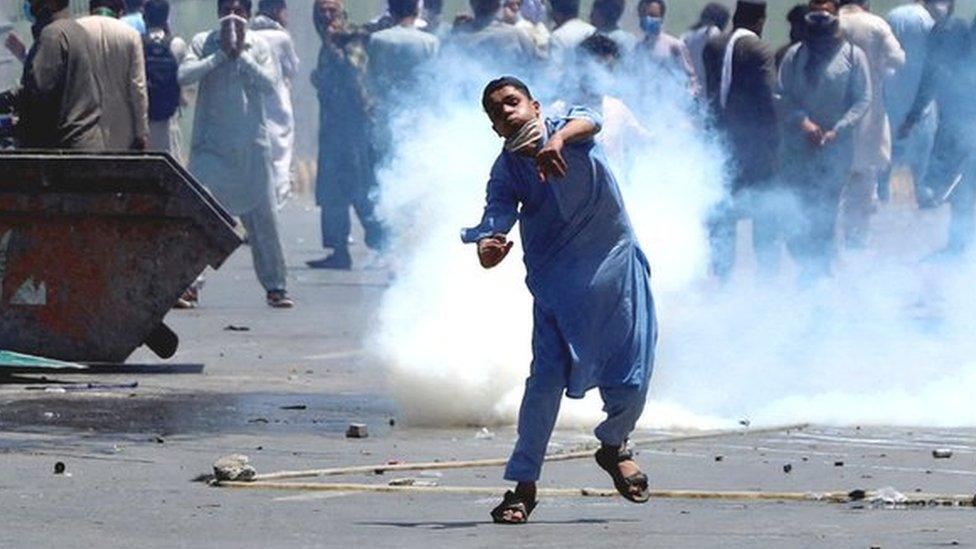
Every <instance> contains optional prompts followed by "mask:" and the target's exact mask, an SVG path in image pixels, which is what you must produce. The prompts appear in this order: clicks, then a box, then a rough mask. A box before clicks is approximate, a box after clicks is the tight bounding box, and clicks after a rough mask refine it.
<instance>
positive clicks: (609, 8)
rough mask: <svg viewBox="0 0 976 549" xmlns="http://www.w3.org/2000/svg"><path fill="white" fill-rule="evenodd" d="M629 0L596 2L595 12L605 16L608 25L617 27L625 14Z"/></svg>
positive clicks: (594, 4)
mask: <svg viewBox="0 0 976 549" xmlns="http://www.w3.org/2000/svg"><path fill="white" fill-rule="evenodd" d="M626 6H627V0H596V2H593V10H594V11H596V12H599V13H600V14H602V15H603V18H604V19H606V20H607V23H610V24H611V25H616V24H617V22H618V21H620V17H621V16H623V14H624V9H625V8H626Z"/></svg>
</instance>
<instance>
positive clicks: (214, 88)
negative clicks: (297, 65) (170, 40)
mask: <svg viewBox="0 0 976 549" xmlns="http://www.w3.org/2000/svg"><path fill="white" fill-rule="evenodd" d="M217 13H218V15H219V16H220V18H221V19H220V27H219V28H217V29H214V30H210V31H204V32H201V33H199V34H197V35H196V36H194V37H193V41H192V42H191V43H190V48H189V51H187V52H186V56H185V57H184V58H183V61H182V62H180V68H179V71H178V79H179V83H180V85H181V86H188V85H191V84H198V85H199V88H198V91H197V102H196V113H195V117H194V120H193V141H192V143H191V145H190V147H191V148H190V165H189V171H190V172H191V173H193V175H194V176H196V177H197V178H198V179H199V180H200V181H201V182H202V183H203V184H204V185H206V186H207V188H209V189H210V191H211V192H213V193H214V195H215V196H216V197H217V199H218V200H219V201H220V202H221V204H223V206H224V207H226V208H227V209H228V210H229V211H230V212H231V213H232V214H234V215H237V216H240V218H241V222H242V223H243V224H244V228H245V229H246V230H247V238H248V244H249V245H250V246H251V256H252V257H253V260H254V270H255V272H256V273H257V277H258V280H259V281H260V283H261V285H262V286H264V289H265V291H266V292H267V293H266V300H267V304H268V305H269V306H271V307H275V308H289V307H292V306H294V302H293V301H292V300H291V299H290V298H289V297H288V293H287V291H286V289H285V286H286V280H285V276H286V272H285V257H284V252H283V251H282V248H281V240H280V238H279V236H278V218H277V215H276V212H275V197H274V192H275V191H274V180H273V176H272V166H271V143H270V141H269V137H268V131H267V120H266V116H265V112H264V99H265V97H266V96H267V95H271V94H274V93H275V92H276V85H277V79H278V74H277V71H276V68H275V62H274V59H273V58H272V54H271V50H270V48H269V47H268V45H267V43H266V42H265V41H264V40H262V39H261V38H260V37H258V36H257V35H256V34H255V33H253V32H248V29H247V22H248V19H249V18H250V16H251V2H250V0H218V2H217Z"/></svg>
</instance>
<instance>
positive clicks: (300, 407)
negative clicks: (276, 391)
mask: <svg viewBox="0 0 976 549" xmlns="http://www.w3.org/2000/svg"><path fill="white" fill-rule="evenodd" d="M281 409H282V410H307V409H308V406H307V405H305V404H290V405H288V406H281Z"/></svg>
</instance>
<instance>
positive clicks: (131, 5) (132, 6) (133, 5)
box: [125, 0, 146, 13]
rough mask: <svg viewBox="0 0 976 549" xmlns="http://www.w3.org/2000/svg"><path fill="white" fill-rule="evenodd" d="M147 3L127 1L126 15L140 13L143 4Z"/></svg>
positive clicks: (143, 0) (134, 0) (133, 0)
mask: <svg viewBox="0 0 976 549" xmlns="http://www.w3.org/2000/svg"><path fill="white" fill-rule="evenodd" d="M145 3H146V0H125V11H126V13H132V12H134V11H139V10H141V9H142V6H143V4H145Z"/></svg>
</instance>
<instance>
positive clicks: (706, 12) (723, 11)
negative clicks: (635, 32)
mask: <svg viewBox="0 0 976 549" xmlns="http://www.w3.org/2000/svg"><path fill="white" fill-rule="evenodd" d="M730 18H731V14H730V13H729V8H727V7H725V6H723V5H722V4H719V3H718V2H709V3H708V4H705V7H704V8H702V11H701V15H699V16H698V22H697V23H695V26H693V27H692V28H693V29H700V28H702V27H708V26H715V27H718V28H719V30H725V27H726V25H728V24H729V19H730Z"/></svg>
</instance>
